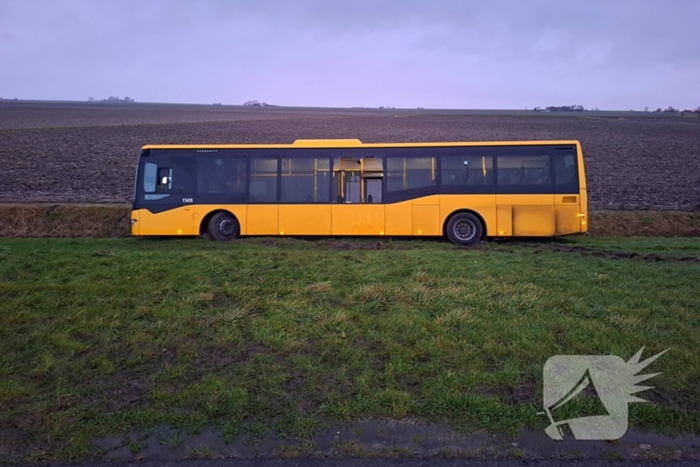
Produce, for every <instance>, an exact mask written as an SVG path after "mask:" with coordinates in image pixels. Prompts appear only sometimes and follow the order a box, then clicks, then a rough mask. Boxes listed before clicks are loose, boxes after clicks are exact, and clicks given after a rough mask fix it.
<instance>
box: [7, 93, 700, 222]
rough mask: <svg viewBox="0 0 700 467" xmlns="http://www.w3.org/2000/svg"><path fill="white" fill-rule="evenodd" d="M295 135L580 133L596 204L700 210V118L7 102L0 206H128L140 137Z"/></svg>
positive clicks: (387, 137) (267, 138) (393, 137)
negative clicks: (14, 204) (35, 203)
mask: <svg viewBox="0 0 700 467" xmlns="http://www.w3.org/2000/svg"><path fill="white" fill-rule="evenodd" d="M399 117H400V118H399ZM298 138H359V139H361V140H362V141H365V142H398V141H485V140H530V139H578V140H580V141H581V143H582V145H583V148H584V153H585V156H586V164H587V165H586V167H587V180H588V190H589V200H590V204H589V207H590V209H591V210H593V211H595V210H680V211H700V120H698V119H683V118H669V117H640V118H627V119H612V118H597V117H595V118H593V117H587V116H582V117H569V116H556V115H547V116H543V115H532V114H522V115H518V114H507V113H504V114H475V113H473V112H466V111H465V112H442V113H441V112H438V111H420V112H419V111H373V112H372V111H366V110H299V109H296V110H295V109H243V108H227V107H222V108H216V110H214V107H213V106H201V107H187V106H162V105H161V106H152V107H148V106H145V107H137V108H131V107H129V106H107V105H101V106H100V105H97V106H89V105H73V106H71V105H63V106H60V105H53V106H51V105H48V104H46V105H43V106H41V105H36V104H35V105H30V104H7V103H3V104H2V105H0V159H1V160H2V170H1V171H0V202H5V203H17V202H21V203H25V202H50V203H62V202H70V203H128V202H129V200H130V199H131V196H132V190H133V180H134V168H135V164H136V157H137V154H138V151H139V148H140V147H141V146H142V145H144V144H156V143H290V142H292V141H294V140H295V139H298Z"/></svg>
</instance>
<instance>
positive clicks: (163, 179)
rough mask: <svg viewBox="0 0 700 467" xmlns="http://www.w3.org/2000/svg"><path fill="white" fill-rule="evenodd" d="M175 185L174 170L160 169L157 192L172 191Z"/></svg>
mask: <svg viewBox="0 0 700 467" xmlns="http://www.w3.org/2000/svg"><path fill="white" fill-rule="evenodd" d="M172 183H173V169H170V168H167V167H158V180H157V190H156V191H157V192H158V193H164V192H168V191H170V189H171V188H172Z"/></svg>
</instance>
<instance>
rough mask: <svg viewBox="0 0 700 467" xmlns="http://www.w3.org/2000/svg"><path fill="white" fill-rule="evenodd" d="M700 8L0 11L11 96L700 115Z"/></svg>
mask: <svg viewBox="0 0 700 467" xmlns="http://www.w3.org/2000/svg"><path fill="white" fill-rule="evenodd" d="M699 19H700V0H659V1H654V0H601V1H597V0H550V1H540V0H512V1H506V0H502V1H501V0H479V1H469V0H422V1H418V0H349V1H345V0H287V1H285V0H272V1H268V0H250V1H243V0H0V97H10V98H12V97H17V98H20V99H66V100H87V98H88V96H94V97H95V98H97V99H101V98H105V97H108V96H110V95H115V96H120V97H124V96H130V97H132V98H134V99H136V100H137V101H140V102H198V103H212V102H222V103H224V104H241V103H243V102H244V101H247V100H250V99H257V100H260V101H265V102H268V103H271V104H278V105H294V106H338V107H351V106H373V107H376V106H380V105H383V106H395V107H409V108H411V107H417V106H422V107H426V108H507V109H520V108H526V107H529V108H531V107H534V106H546V105H570V104H580V105H583V106H585V107H587V108H593V107H600V108H604V109H621V110H628V109H643V108H644V107H645V106H649V108H651V109H654V108H656V107H664V108H666V107H668V106H669V105H672V106H674V107H677V108H688V107H693V108H694V107H697V106H700V36H698V31H699V30H700V21H699Z"/></svg>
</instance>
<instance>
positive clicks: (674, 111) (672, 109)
mask: <svg viewBox="0 0 700 467" xmlns="http://www.w3.org/2000/svg"><path fill="white" fill-rule="evenodd" d="M664 112H666V113H674V114H677V113H678V109H676V108H674V107H673V106H672V105H669V106H668V108H667V109H666V110H664Z"/></svg>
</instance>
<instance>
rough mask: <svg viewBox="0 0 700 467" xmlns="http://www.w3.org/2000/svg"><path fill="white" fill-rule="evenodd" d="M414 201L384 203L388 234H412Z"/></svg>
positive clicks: (385, 230)
mask: <svg viewBox="0 0 700 467" xmlns="http://www.w3.org/2000/svg"><path fill="white" fill-rule="evenodd" d="M412 209H413V203H412V202H411V201H402V202H400V203H392V204H385V205H384V213H385V219H386V221H385V228H384V233H385V234H386V235H412V233H413V211H412Z"/></svg>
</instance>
